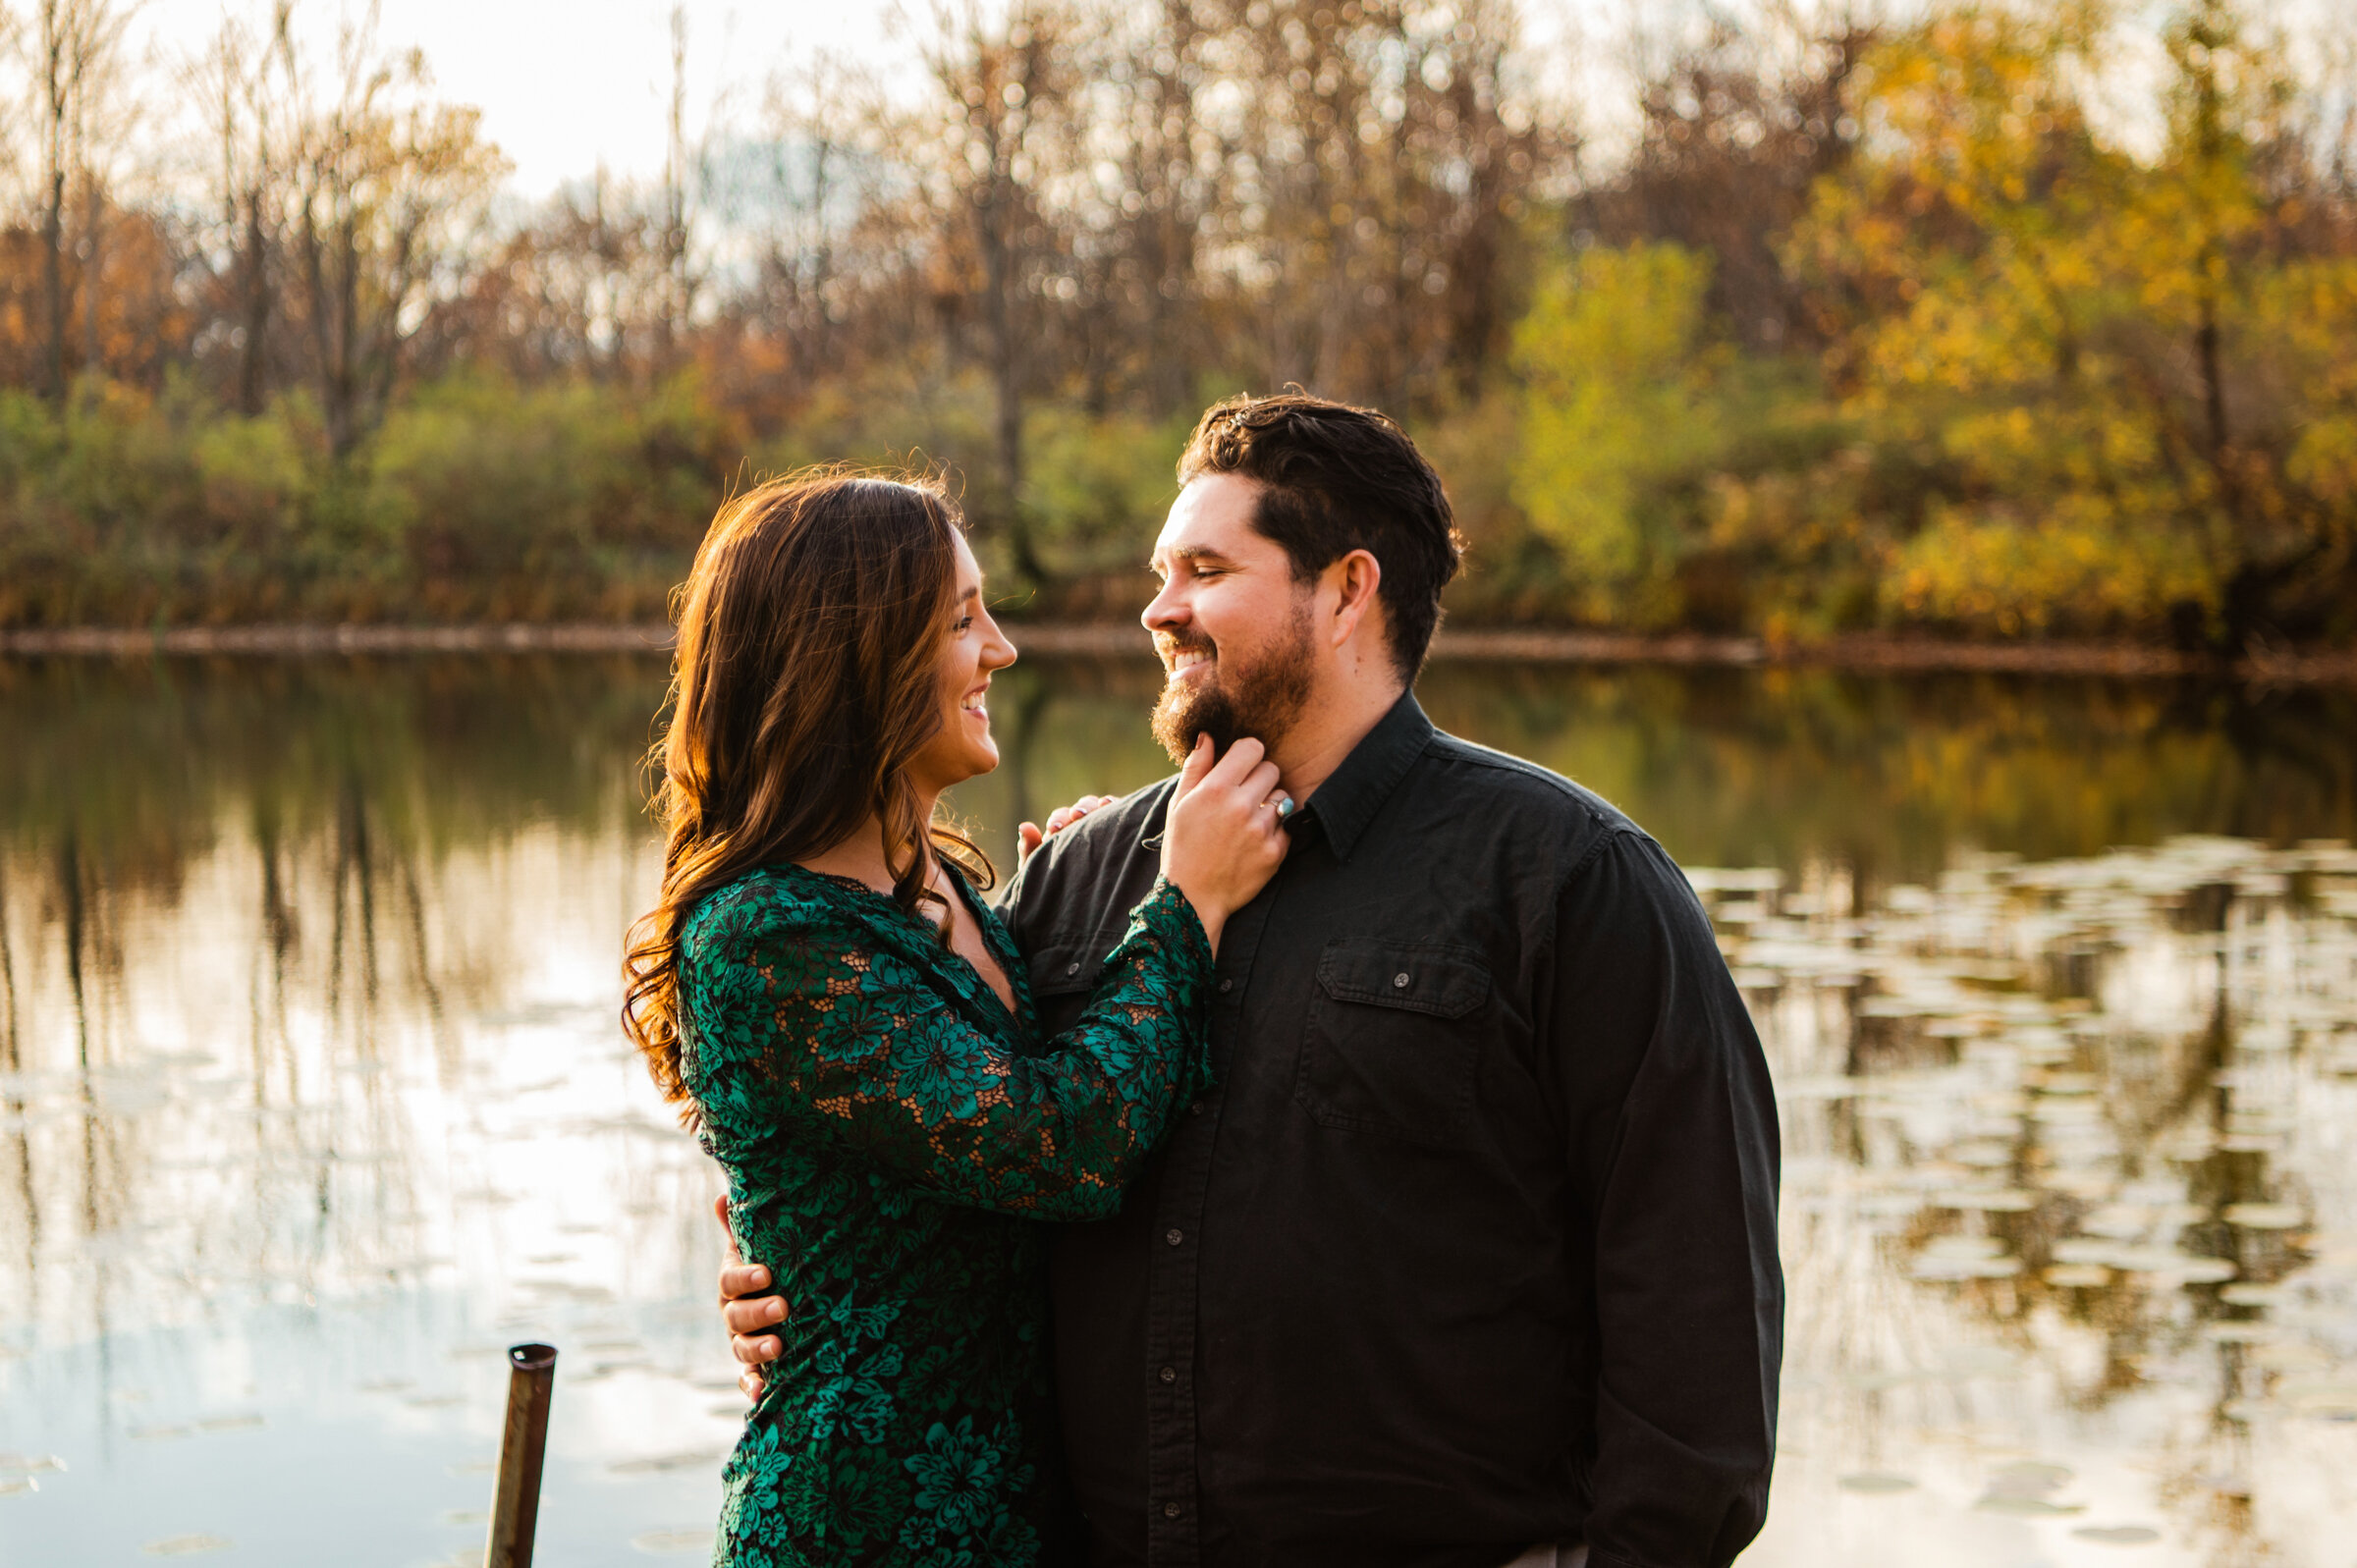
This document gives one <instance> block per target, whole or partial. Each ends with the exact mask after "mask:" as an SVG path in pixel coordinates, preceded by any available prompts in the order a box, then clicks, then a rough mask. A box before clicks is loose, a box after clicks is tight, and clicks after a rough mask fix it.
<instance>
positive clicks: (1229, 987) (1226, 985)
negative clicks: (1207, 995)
mask: <svg viewBox="0 0 2357 1568" xmlns="http://www.w3.org/2000/svg"><path fill="white" fill-rule="evenodd" d="M1234 989H1235V982H1234V981H1233V980H1223V981H1221V982H1220V995H1221V996H1223V997H1224V996H1226V995H1228V993H1229V992H1231V991H1233V990H1234Z"/></svg>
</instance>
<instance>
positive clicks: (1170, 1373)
mask: <svg viewBox="0 0 2357 1568" xmlns="http://www.w3.org/2000/svg"><path fill="white" fill-rule="evenodd" d="M1158 1376H1159V1377H1160V1378H1161V1379H1162V1380H1163V1381H1164V1382H1177V1381H1178V1368H1176V1367H1165V1368H1163V1369H1162V1371H1161V1373H1159V1374H1158Z"/></svg>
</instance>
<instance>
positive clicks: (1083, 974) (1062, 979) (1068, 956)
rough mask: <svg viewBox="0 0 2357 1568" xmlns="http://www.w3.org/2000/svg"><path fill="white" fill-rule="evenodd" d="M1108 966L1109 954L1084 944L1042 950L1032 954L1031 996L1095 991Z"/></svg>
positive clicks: (1070, 944)
mask: <svg viewBox="0 0 2357 1568" xmlns="http://www.w3.org/2000/svg"><path fill="white" fill-rule="evenodd" d="M1104 967H1105V955H1104V954H1103V953H1100V952H1097V951H1095V950H1094V949H1092V948H1090V947H1089V946H1087V945H1086V944H1083V943H1066V944H1063V945H1061V946H1044V947H1041V948H1040V949H1039V950H1038V951H1037V952H1034V953H1033V954H1031V995H1033V996H1035V997H1061V996H1069V995H1070V994H1071V993H1072V992H1075V991H1089V990H1093V989H1094V988H1095V986H1096V983H1097V976H1098V974H1099V973H1100V972H1101V971H1102V970H1103V969H1104Z"/></svg>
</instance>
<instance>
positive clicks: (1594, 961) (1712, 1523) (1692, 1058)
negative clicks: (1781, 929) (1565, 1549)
mask: <svg viewBox="0 0 2357 1568" xmlns="http://www.w3.org/2000/svg"><path fill="white" fill-rule="evenodd" d="M1558 921H1559V924H1558V927H1557V932H1556V951H1555V963H1556V983H1555V988H1554V997H1553V1006H1554V1017H1555V1020H1556V1021H1555V1023H1554V1025H1553V1028H1554V1032H1555V1034H1556V1037H1557V1038H1556V1041H1555V1047H1556V1059H1557V1063H1558V1070H1559V1071H1560V1073H1561V1075H1562V1090H1563V1100H1564V1106H1565V1108H1566V1111H1567V1114H1568V1116H1569V1119H1570V1137H1569V1139H1568V1140H1567V1145H1568V1149H1569V1151H1570V1159H1571V1162H1572V1168H1571V1170H1570V1172H1569V1176H1570V1182H1569V1185H1570V1190H1571V1193H1572V1195H1573V1197H1572V1201H1573V1203H1574V1205H1575V1207H1576V1209H1577V1211H1578V1212H1577V1213H1575V1214H1574V1215H1573V1216H1572V1217H1571V1219H1572V1225H1573V1231H1574V1234H1582V1233H1584V1234H1585V1235H1586V1236H1587V1237H1588V1238H1589V1242H1590V1245H1591V1247H1592V1253H1591V1257H1592V1264H1593V1269H1594V1279H1595V1300H1596V1314H1597V1336H1598V1364H1597V1374H1596V1450H1595V1455H1594V1462H1593V1469H1592V1471H1591V1478H1590V1479H1591V1490H1592V1497H1593V1502H1592V1507H1591V1511H1590V1514H1589V1518H1588V1538H1587V1539H1588V1545H1589V1551H1590V1554H1591V1556H1590V1561H1591V1562H1592V1563H1593V1564H1594V1565H1595V1568H1640V1565H1641V1568H1723V1565H1725V1564H1727V1563H1728V1562H1731V1561H1732V1560H1733V1559H1734V1556H1735V1554H1736V1553H1737V1552H1739V1551H1741V1550H1742V1549H1743V1547H1744V1546H1745V1545H1746V1544H1748V1543H1749V1542H1750V1541H1751V1539H1752V1537H1753V1536H1755V1535H1757V1534H1758V1532H1759V1529H1760V1525H1761V1523H1762V1522H1763V1520H1764V1519H1765V1518H1766V1515H1767V1506H1768V1479H1769V1472H1770V1469H1771V1466H1772V1465H1773V1463H1774V1458H1775V1450H1776V1410H1777V1378H1778V1374H1779V1371H1780V1369H1781V1363H1782V1355H1783V1274H1782V1270H1781V1266H1780V1264H1779V1262H1778V1259H1777V1240H1776V1205H1777V1181H1778V1174H1779V1169H1778V1167H1779V1158H1780V1157H1779V1150H1778V1134H1777V1121H1776V1099H1775V1092H1774V1089H1773V1087H1772V1085H1771V1083H1770V1081H1769V1076H1768V1064H1767V1060H1766V1058H1765V1056H1764V1055H1763V1054H1762V1053H1761V1050H1760V1042H1759V1037H1758V1035H1757V1033H1756V1032H1755V1031H1754V1030H1753V1028H1752V1024H1751V1018H1750V1014H1749V1013H1748V1012H1747V1011H1746V1010H1745V1008H1744V1005H1743V999H1742V997H1741V995H1740V994H1739V993H1738V992H1737V991H1736V989H1735V986H1734V982H1733V980H1732V978H1731V977H1730V976H1729V975H1728V974H1727V963H1726V960H1725V958H1723V957H1722V956H1721V954H1720V952H1719V947H1718V944H1717V942H1716V941H1715V940H1714V939H1713V937H1712V934H1711V927H1710V921H1709V919H1708V917H1707V916H1705V915H1704V913H1703V911H1702V905H1701V903H1700V901H1699V900H1698V899H1697V898H1696V897H1695V896H1694V892H1693V890H1692V889H1691V888H1690V887H1689V886H1688V885H1687V883H1686V880H1685V878H1684V876H1683V875H1682V874H1681V873H1680V872H1679V871H1678V869H1677V867H1676V865H1675V864H1674V863H1673V862H1672V860H1671V859H1670V857H1669V855H1668V854H1667V853H1665V852H1664V851H1663V850H1662V848H1661V846H1660V845H1658V844H1656V843H1654V842H1653V841H1652V840H1651V839H1650V838H1645V837H1644V836H1643V835H1641V834H1637V833H1631V832H1620V833H1617V834H1615V835H1613V837H1612V838H1609V839H1607V840H1606V841H1605V842H1604V843H1603V844H1602V845H1601V846H1600V847H1599V848H1598V850H1597V851H1595V852H1594V853H1593V854H1592V855H1591V856H1590V857H1589V858H1588V859H1587V860H1586V861H1585V862H1584V863H1583V864H1582V865H1581V866H1580V867H1579V868H1578V869H1577V870H1575V871H1574V872H1573V873H1572V875H1571V876H1570V877H1569V879H1568V880H1567V881H1566V882H1565V884H1564V887H1563V889H1562V893H1561V894H1560V896H1559V898H1558Z"/></svg>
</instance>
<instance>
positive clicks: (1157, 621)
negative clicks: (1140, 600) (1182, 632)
mask: <svg viewBox="0 0 2357 1568" xmlns="http://www.w3.org/2000/svg"><path fill="white" fill-rule="evenodd" d="M1137 619H1138V622H1139V623H1140V624H1142V625H1143V626H1144V627H1145V628H1146V629H1147V630H1148V631H1166V630H1168V629H1170V628H1171V627H1173V626H1176V625H1178V624H1179V623H1181V622H1184V621H1185V620H1186V612H1185V610H1184V608H1183V607H1182V606H1181V605H1180V603H1179V599H1178V584H1177V583H1171V582H1166V583H1164V584H1163V585H1162V590H1161V591H1160V592H1159V593H1157V594H1155V595H1154V597H1153V598H1152V599H1151V600H1149V601H1147V604H1146V608H1145V609H1143V610H1141V611H1139V612H1138V616H1137Z"/></svg>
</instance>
